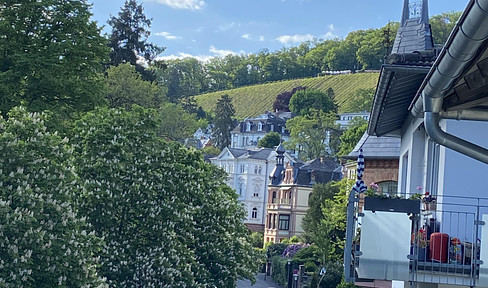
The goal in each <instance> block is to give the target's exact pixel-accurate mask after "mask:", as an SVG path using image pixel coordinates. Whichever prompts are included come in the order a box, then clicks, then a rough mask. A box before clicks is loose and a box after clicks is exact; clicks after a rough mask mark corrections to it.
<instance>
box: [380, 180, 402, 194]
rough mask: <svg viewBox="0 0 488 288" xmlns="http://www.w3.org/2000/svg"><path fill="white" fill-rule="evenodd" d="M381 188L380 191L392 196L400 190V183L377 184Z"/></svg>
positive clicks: (385, 182) (386, 182)
mask: <svg viewBox="0 0 488 288" xmlns="http://www.w3.org/2000/svg"><path fill="white" fill-rule="evenodd" d="M377 184H378V186H379V190H380V191H381V192H382V193H388V194H390V195H392V194H397V190H398V182H397V181H384V182H380V183H377Z"/></svg>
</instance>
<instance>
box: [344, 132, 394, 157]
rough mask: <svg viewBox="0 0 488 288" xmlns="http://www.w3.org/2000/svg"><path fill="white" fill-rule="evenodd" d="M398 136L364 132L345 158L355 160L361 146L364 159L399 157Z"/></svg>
mask: <svg viewBox="0 0 488 288" xmlns="http://www.w3.org/2000/svg"><path fill="white" fill-rule="evenodd" d="M400 141H401V139H400V138H398V137H376V136H371V135H368V133H366V132H365V133H364V134H363V136H362V137H361V139H360V140H359V142H358V143H357V144H356V147H354V149H353V150H352V151H351V153H349V154H348V155H347V156H346V157H344V158H346V159H350V160H356V159H357V158H358V155H359V149H360V148H363V155H364V159H398V158H400V145H401V143H400Z"/></svg>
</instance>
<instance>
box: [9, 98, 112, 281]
mask: <svg viewBox="0 0 488 288" xmlns="http://www.w3.org/2000/svg"><path fill="white" fill-rule="evenodd" d="M8 116H9V118H8V120H7V121H6V120H4V119H3V118H2V117H0V234H1V235H2V237H0V266H1V269H0V286H2V287H58V286H60V287H106V285H104V284H103V281H102V279H101V278H100V277H98V276H97V273H96V266H97V263H96V261H95V258H94V254H95V253H97V252H98V250H99V249H100V248H101V240H100V239H99V238H97V237H95V236H94V235H93V233H91V232H90V230H89V229H90V228H89V227H88V225H87V223H86V222H85V221H84V220H82V218H81V217H79V215H78V213H77V209H76V207H75V203H74V202H75V200H76V195H79V194H82V192H83V191H82V190H81V189H80V184H81V183H79V182H78V181H77V178H76V175H75V174H74V171H73V170H74V169H73V158H72V149H71V148H70V147H69V146H68V143H67V142H68V140H67V139H66V138H65V139H62V138H61V137H60V136H58V135H57V133H51V132H48V131H47V129H46V126H45V125H44V121H45V120H46V115H45V114H39V113H27V111H26V109H25V108H23V107H22V108H18V107H17V108H13V109H11V111H10V112H9V115H8ZM99 285H100V286H99Z"/></svg>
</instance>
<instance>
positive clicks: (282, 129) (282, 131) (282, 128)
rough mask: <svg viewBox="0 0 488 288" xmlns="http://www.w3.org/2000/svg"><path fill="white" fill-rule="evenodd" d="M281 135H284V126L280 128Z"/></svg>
mask: <svg viewBox="0 0 488 288" xmlns="http://www.w3.org/2000/svg"><path fill="white" fill-rule="evenodd" d="M281 134H285V126H281Z"/></svg>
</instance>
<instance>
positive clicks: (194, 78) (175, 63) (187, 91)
mask: <svg viewBox="0 0 488 288" xmlns="http://www.w3.org/2000/svg"><path fill="white" fill-rule="evenodd" d="M166 64H167V67H166V68H165V69H159V70H158V72H157V75H158V82H159V83H160V84H161V85H163V86H165V87H167V89H168V98H169V100H170V101H171V102H173V103H178V102H179V101H180V100H181V99H184V98H185V97H188V96H193V95H197V94H199V93H202V92H204V91H206V90H207V89H208V86H209V84H208V83H207V82H208V79H207V77H206V72H205V70H204V67H203V64H202V63H201V62H200V61H198V60H197V59H195V58H184V59H176V60H170V61H167V63H166Z"/></svg>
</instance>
